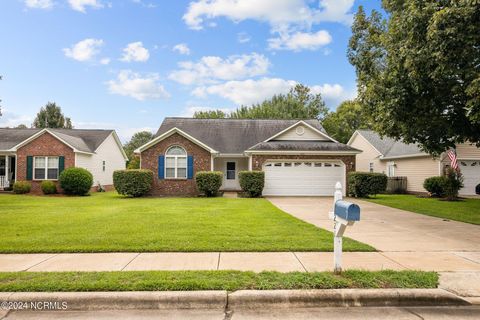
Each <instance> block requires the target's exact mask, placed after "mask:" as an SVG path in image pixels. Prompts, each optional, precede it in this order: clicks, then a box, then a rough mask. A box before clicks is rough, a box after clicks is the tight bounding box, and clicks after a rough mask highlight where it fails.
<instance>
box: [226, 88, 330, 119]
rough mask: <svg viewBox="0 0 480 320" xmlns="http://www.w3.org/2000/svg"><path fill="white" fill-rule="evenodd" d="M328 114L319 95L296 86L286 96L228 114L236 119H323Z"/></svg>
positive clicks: (278, 95) (277, 96)
mask: <svg viewBox="0 0 480 320" xmlns="http://www.w3.org/2000/svg"><path fill="white" fill-rule="evenodd" d="M327 113H328V108H327V106H326V105H325V102H324V101H323V99H322V97H321V95H320V94H313V93H311V91H310V88H309V87H307V86H305V85H302V84H297V85H296V86H295V87H293V88H292V89H290V92H289V93H287V94H277V95H274V96H273V97H272V98H271V99H268V100H265V101H263V102H262V103H260V104H254V105H252V106H251V107H246V106H242V107H240V108H238V109H237V110H235V111H233V112H232V113H231V114H230V117H231V118H237V119H319V120H321V119H323V118H324V117H325V115H326V114H327Z"/></svg>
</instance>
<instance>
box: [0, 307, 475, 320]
mask: <svg viewBox="0 0 480 320" xmlns="http://www.w3.org/2000/svg"><path fill="white" fill-rule="evenodd" d="M0 319H2V320H4V319H8V320H11V319H40V320H42V319H77V320H78V319H105V320H110V319H112V320H113V319H145V320H146V319H175V320H177V319H180V320H182V319H193V320H204V319H205V320H253V319H255V320H257V319H260V320H262V319H265V320H270V319H272V320H273V319H285V320H301V319H313V320H315V319H322V320H323V319H331V320H335V319H339V320H340V319H341V320H350V319H368V320H375V319H379V320H380V319H381V320H388V319H395V320H418V319H424V320H429V319H439V320H443V319H445V320H447V319H458V320H460V319H469V320H473V319H480V306H469V307H411V308H409V307H402V308H394V307H381V308H378V307H355V308H308V309H298V308H292V309H278V308H277V309H273V310H269V309H256V310H235V312H232V313H230V312H227V313H226V312H225V311H224V310H121V311H119V310H116V311H108V310H105V311H95V312H88V311H82V312H69V311H56V312H28V311H27V312H10V313H9V314H7V315H6V316H4V317H3V318H0Z"/></svg>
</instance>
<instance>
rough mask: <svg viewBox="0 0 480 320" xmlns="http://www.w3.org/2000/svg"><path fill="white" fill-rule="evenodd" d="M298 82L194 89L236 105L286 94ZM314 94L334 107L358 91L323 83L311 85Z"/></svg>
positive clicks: (240, 83) (247, 82)
mask: <svg viewBox="0 0 480 320" xmlns="http://www.w3.org/2000/svg"><path fill="white" fill-rule="evenodd" d="M297 83H298V82H297V81H294V80H285V79H281V78H261V79H258V80H253V79H248V80H243V81H227V82H225V83H222V84H216V85H210V86H201V87H197V88H195V89H194V90H193V91H192V95H194V96H196V97H197V98H207V97H208V96H210V95H216V96H219V97H222V98H224V99H228V100H230V101H232V102H234V103H235V104H236V105H251V104H253V103H259V102H262V101H263V100H265V99H269V98H271V97H272V96H273V95H275V94H281V93H283V94H285V93H288V92H289V91H290V89H291V88H292V87H294V86H295V85H296V84H297ZM310 89H311V92H312V93H313V94H317V93H320V94H321V95H322V98H323V99H324V100H325V103H326V104H327V106H329V107H331V108H333V107H336V106H337V105H338V104H339V103H340V102H342V101H344V100H347V99H352V98H354V97H355V96H356V92H354V91H353V92H352V91H347V90H345V89H344V88H343V87H342V86H341V85H339V84H328V83H326V84H322V85H315V86H311V87H310Z"/></svg>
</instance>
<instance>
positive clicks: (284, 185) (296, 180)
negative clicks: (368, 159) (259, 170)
mask: <svg viewBox="0 0 480 320" xmlns="http://www.w3.org/2000/svg"><path fill="white" fill-rule="evenodd" d="M263 170H264V171H265V188H264V189H263V194H264V195H267V196H332V195H333V193H334V191H335V189H334V188H335V184H336V183H337V182H338V181H340V183H342V185H343V184H344V181H345V179H344V177H345V166H344V164H343V163H342V162H340V161H338V162H337V161H328V162H327V161H301V160H300V161H282V162H280V161H278V162H267V163H265V165H264V167H263Z"/></svg>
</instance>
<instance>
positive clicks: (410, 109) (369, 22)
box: [348, 0, 480, 154]
mask: <svg viewBox="0 0 480 320" xmlns="http://www.w3.org/2000/svg"><path fill="white" fill-rule="evenodd" d="M382 6H383V8H384V10H385V12H386V17H385V18H384V17H383V16H382V15H381V14H380V13H379V12H377V11H372V13H371V14H370V16H367V15H366V14H365V12H364V10H363V8H362V7H359V9H358V12H357V13H356V15H355V20H354V23H353V26H352V37H351V39H350V43H349V49H348V58H349V60H350V62H351V63H352V64H353V65H354V66H355V68H356V73H357V79H358V80H357V81H358V94H359V99H360V101H361V103H362V105H364V106H365V108H366V111H367V113H368V114H369V115H371V116H372V120H373V124H374V129H375V130H377V131H378V132H379V133H380V134H382V135H387V136H390V137H392V138H396V139H403V141H405V142H406V143H418V144H419V145H420V146H421V147H422V148H423V149H424V150H425V151H427V152H430V153H432V154H438V153H440V152H442V151H444V150H446V149H448V148H450V147H454V146H455V144H457V143H463V142H466V141H470V142H473V143H477V145H480V5H479V4H478V1H476V0H457V1H453V0H424V1H417V0H384V1H383V2H382Z"/></svg>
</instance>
